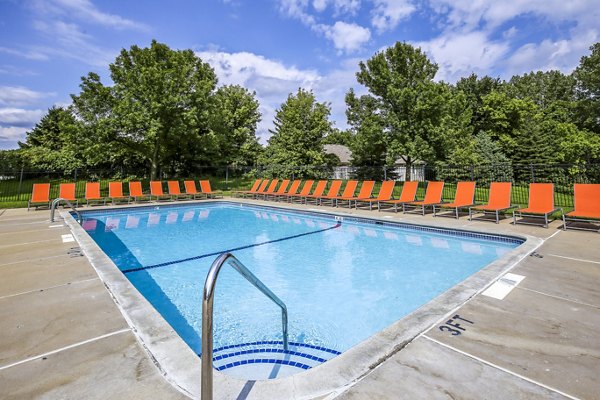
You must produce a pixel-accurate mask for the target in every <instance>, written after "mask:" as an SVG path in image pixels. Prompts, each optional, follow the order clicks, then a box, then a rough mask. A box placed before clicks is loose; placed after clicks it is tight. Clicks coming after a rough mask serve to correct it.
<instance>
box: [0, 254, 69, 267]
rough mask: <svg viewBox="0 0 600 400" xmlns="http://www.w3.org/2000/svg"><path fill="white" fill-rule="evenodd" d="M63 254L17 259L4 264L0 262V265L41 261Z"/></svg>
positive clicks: (62, 255)
mask: <svg viewBox="0 0 600 400" xmlns="http://www.w3.org/2000/svg"><path fill="white" fill-rule="evenodd" d="M64 256H65V255H64V254H57V255H55V256H47V257H39V258H35V259H33V260H32V259H26V260H19V261H13V262H9V263H6V264H0V267H4V266H7V265H14V264H22V263H31V262H35V261H43V260H50V259H52V258H58V257H64Z"/></svg>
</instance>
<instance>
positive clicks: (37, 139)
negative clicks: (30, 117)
mask: <svg viewBox="0 0 600 400" xmlns="http://www.w3.org/2000/svg"><path fill="white" fill-rule="evenodd" d="M79 131H80V126H79V123H78V122H77V120H76V119H75V117H74V116H73V114H72V113H71V111H69V109H66V108H63V107H52V108H50V109H49V110H48V112H47V113H46V115H44V116H43V117H42V119H41V120H40V122H38V123H37V124H36V125H35V127H34V128H33V129H32V130H31V131H29V132H27V133H26V138H25V142H24V143H19V146H20V147H21V149H22V154H23V156H24V157H25V158H26V159H28V160H29V162H30V163H31V164H32V165H33V166H34V167H37V168H41V169H45V170H51V171H65V172H70V171H73V170H74V169H76V168H79V167H81V166H83V165H84V163H83V160H82V157H81V154H80V148H79V146H78V141H77V137H78V133H79Z"/></svg>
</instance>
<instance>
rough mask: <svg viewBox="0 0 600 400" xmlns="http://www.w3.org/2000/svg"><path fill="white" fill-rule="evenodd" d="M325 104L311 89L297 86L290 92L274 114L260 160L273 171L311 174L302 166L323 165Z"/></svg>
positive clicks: (327, 125)
mask: <svg viewBox="0 0 600 400" xmlns="http://www.w3.org/2000/svg"><path fill="white" fill-rule="evenodd" d="M330 113H331V110H330V107H329V104H327V103H319V102H318V101H317V100H316V98H315V95H314V94H313V93H312V92H311V91H307V90H304V89H302V88H300V89H298V92H297V93H295V94H290V95H289V96H288V98H287V100H286V101H285V102H284V103H283V104H282V105H281V108H279V109H278V110H277V112H276V114H275V120H274V125H275V128H274V129H273V130H271V131H270V132H271V133H272V136H271V138H270V139H269V142H268V145H267V148H266V149H265V152H264V154H263V157H262V158H261V163H262V164H265V165H272V166H277V167H274V168H275V169H274V170H273V173H277V174H280V175H289V174H291V173H292V172H294V173H296V174H298V175H305V176H310V175H315V174H316V172H315V171H314V170H312V169H310V168H307V167H306V166H315V165H316V166H318V165H324V164H325V162H326V157H325V154H324V152H323V138H324V137H325V136H327V135H328V134H329V133H331V132H332V129H333V128H332V123H331V121H330V120H329V115H330Z"/></svg>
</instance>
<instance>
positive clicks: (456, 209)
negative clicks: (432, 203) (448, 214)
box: [454, 207, 458, 219]
mask: <svg viewBox="0 0 600 400" xmlns="http://www.w3.org/2000/svg"><path fill="white" fill-rule="evenodd" d="M454 210H455V211H456V219H458V207H456V208H455V209H454Z"/></svg>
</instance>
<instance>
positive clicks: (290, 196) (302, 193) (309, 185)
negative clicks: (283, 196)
mask: <svg viewBox="0 0 600 400" xmlns="http://www.w3.org/2000/svg"><path fill="white" fill-rule="evenodd" d="M314 183H315V181H314V180H312V179H309V180H307V181H305V182H304V186H302V190H300V193H296V194H288V195H287V200H288V201H289V202H290V203H292V202H294V200H295V199H300V203H302V198H303V197H306V196H308V195H309V194H310V190H311V189H312V187H313V185H314Z"/></svg>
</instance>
